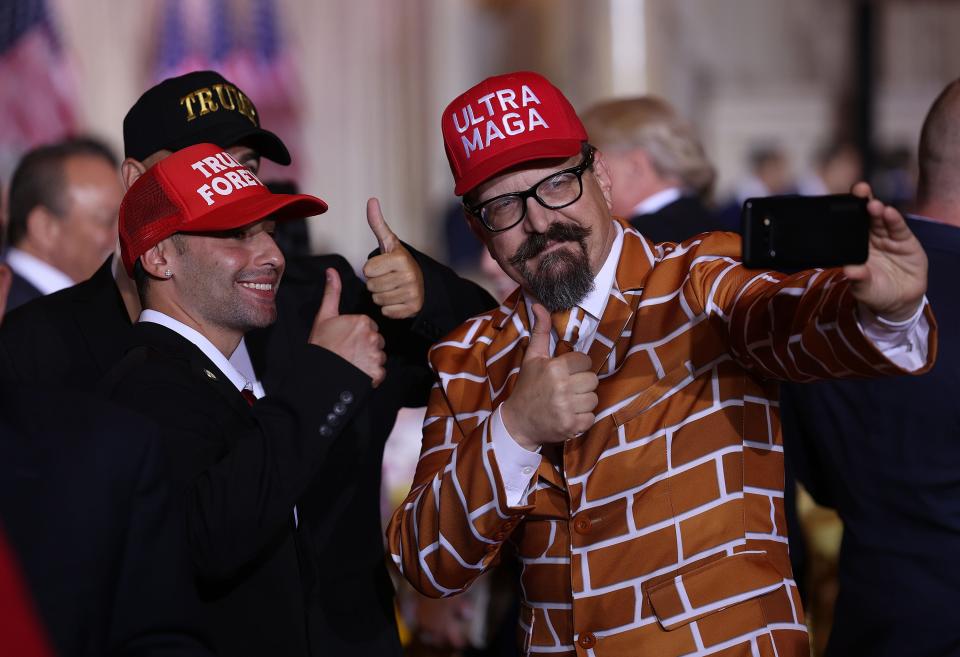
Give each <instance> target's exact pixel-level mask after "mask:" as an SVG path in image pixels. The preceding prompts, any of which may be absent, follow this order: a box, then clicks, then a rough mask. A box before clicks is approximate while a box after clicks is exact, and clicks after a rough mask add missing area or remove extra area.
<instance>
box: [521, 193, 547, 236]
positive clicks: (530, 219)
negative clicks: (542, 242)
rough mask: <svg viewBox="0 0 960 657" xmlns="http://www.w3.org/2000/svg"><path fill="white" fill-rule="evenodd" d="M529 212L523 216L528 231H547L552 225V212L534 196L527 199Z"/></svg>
mask: <svg viewBox="0 0 960 657" xmlns="http://www.w3.org/2000/svg"><path fill="white" fill-rule="evenodd" d="M526 203H527V212H526V216H524V218H523V225H524V229H525V230H526V232H528V233H545V232H546V231H547V228H548V227H549V226H550V214H549V212H550V211H549V210H547V208H545V207H543V206H542V205H540V204H539V203H537V199H535V198H533V197H532V196H531V197H530V198H528V199H527V200H526Z"/></svg>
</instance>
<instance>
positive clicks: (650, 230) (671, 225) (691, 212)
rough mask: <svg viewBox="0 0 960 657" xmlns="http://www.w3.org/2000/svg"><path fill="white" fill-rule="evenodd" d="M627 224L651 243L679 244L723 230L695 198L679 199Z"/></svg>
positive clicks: (641, 215)
mask: <svg viewBox="0 0 960 657" xmlns="http://www.w3.org/2000/svg"><path fill="white" fill-rule="evenodd" d="M630 224H631V225H632V226H633V227H634V228H636V229H637V230H639V231H640V232H641V233H642V234H643V236H644V237H646V238H648V239H651V240H653V241H654V242H657V243H659V242H682V241H683V240H685V239H687V238H688V237H693V236H694V235H697V234H699V233H705V232H708V231H712V230H724V229H723V228H721V226H720V222H719V221H718V220H717V218H716V216H715V215H714V214H713V213H712V212H710V211H709V210H708V209H707V208H706V207H705V206H704V205H703V203H701V202H700V199H698V198H697V197H696V196H681V197H680V198H678V199H677V200H676V201H674V202H673V203H669V204H667V205H665V206H663V207H662V208H660V209H659V210H657V211H656V212H651V213H650V214H638V215H634V216H632V217H630Z"/></svg>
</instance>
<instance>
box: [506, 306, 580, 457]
mask: <svg viewBox="0 0 960 657" xmlns="http://www.w3.org/2000/svg"><path fill="white" fill-rule="evenodd" d="M533 315H534V320H533V325H532V327H531V331H530V342H529V344H528V345H527V351H526V353H525V354H524V357H523V362H522V363H521V365H520V373H519V374H518V375H517V385H516V386H515V387H514V389H513V392H512V393H511V394H510V398H509V399H507V401H505V402H504V403H503V406H502V407H501V410H500V414H501V417H502V419H503V424H504V426H506V428H507V431H508V432H509V433H510V435H511V436H512V437H513V439H514V440H515V441H516V442H517V444H518V445H520V446H521V447H524V448H526V449H529V450H530V451H532V452H533V451H536V450H537V448H538V447H539V446H540V445H543V444H546V443H560V442H563V441H565V440H567V439H569V438H573V437H574V436H576V435H577V434H579V433H581V432H583V431H586V430H587V429H589V428H590V427H592V426H593V423H594V420H595V419H596V418H595V416H594V414H593V411H594V409H595V408H596V407H597V401H598V398H597V393H596V389H597V385H598V383H599V379H598V378H597V375H596V374H595V373H594V372H593V371H592V369H591V362H590V357H589V356H587V355H586V354H583V353H580V352H576V351H572V352H570V353H567V354H564V355H562V356H557V357H556V358H551V357H550V313H549V312H547V309H546V308H544V307H543V306H541V305H540V304H534V306H533Z"/></svg>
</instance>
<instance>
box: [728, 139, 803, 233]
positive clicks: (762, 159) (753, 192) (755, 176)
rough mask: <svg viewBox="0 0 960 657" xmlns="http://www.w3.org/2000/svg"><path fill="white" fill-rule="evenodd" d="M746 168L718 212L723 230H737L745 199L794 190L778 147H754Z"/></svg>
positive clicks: (787, 163)
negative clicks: (731, 196)
mask: <svg viewBox="0 0 960 657" xmlns="http://www.w3.org/2000/svg"><path fill="white" fill-rule="evenodd" d="M748 163H749V165H748V166H749V171H748V173H747V175H746V176H744V177H743V178H742V179H741V180H740V181H739V182H738V183H737V186H736V190H735V192H734V195H733V198H732V199H731V200H730V201H728V202H727V204H726V205H724V206H722V207H721V208H720V210H719V211H718V219H719V221H720V225H721V226H722V227H723V230H731V231H734V232H740V210H741V208H742V207H743V202H744V201H746V200H747V199H748V198H754V197H758V196H776V195H779V194H790V193H792V192H794V191H795V189H796V188H795V186H794V181H793V174H792V173H791V171H790V161H789V160H788V159H787V154H786V153H785V152H784V151H783V149H781V148H780V147H779V146H776V145H772V144H764V145H759V146H755V147H754V148H752V149H751V150H750V153H749V155H748Z"/></svg>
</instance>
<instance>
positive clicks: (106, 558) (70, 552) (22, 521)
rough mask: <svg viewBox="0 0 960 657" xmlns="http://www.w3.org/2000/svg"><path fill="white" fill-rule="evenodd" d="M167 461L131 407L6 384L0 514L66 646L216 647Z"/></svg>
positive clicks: (51, 631)
mask: <svg viewBox="0 0 960 657" xmlns="http://www.w3.org/2000/svg"><path fill="white" fill-rule="evenodd" d="M162 463H163V459H162V456H161V452H160V442H159V437H158V430H157V428H156V427H155V426H154V425H152V424H151V423H149V422H147V421H146V420H145V419H143V418H141V417H139V416H136V415H134V414H133V413H130V412H129V411H126V410H123V409H120V408H117V407H115V406H113V405H112V404H107V403H105V402H102V401H99V400H95V399H91V398H88V397H85V396H80V395H78V394H77V393H70V394H65V393H53V392H50V391H46V390H44V391H39V390H34V389H32V388H29V387H27V388H24V387H23V386H16V387H13V386H0V524H2V531H3V532H4V533H5V534H6V535H7V538H8V540H9V542H10V544H11V546H12V547H13V549H14V551H15V553H16V556H17V559H18V561H19V564H20V566H21V568H22V570H23V573H24V575H25V576H26V581H27V583H28V585H29V588H30V591H31V593H32V595H33V598H34V601H35V602H36V605H37V609H38V611H39V613H40V617H41V620H42V621H43V623H44V625H45V627H46V630H47V632H48V635H49V637H50V639H51V640H52V643H53V645H54V647H55V649H56V650H57V652H58V654H60V655H62V656H64V657H67V656H70V657H81V656H82V657H86V656H89V657H102V656H103V655H156V656H160V655H170V656H173V655H198V656H199V655H209V654H211V653H210V652H209V651H208V650H207V649H206V648H205V647H204V644H203V643H202V642H201V640H200V635H201V627H202V625H201V623H200V619H199V618H198V603H197V600H196V594H195V593H194V589H193V584H192V569H191V568H190V564H189V562H188V559H187V554H186V551H185V549H184V540H183V530H182V523H181V522H180V521H179V516H178V515H176V514H175V513H174V512H173V510H172V509H171V508H170V497H169V494H168V488H167V485H166V482H165V479H164V476H163V474H162ZM0 652H3V650H2V649H0Z"/></svg>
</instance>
